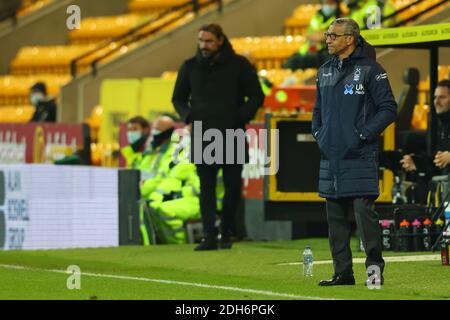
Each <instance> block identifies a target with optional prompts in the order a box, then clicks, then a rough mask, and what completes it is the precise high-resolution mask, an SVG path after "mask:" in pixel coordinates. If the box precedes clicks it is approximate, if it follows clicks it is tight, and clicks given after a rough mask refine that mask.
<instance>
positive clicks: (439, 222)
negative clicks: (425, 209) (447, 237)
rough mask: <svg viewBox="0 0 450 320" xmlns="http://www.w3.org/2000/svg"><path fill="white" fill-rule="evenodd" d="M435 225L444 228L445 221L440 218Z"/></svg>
mask: <svg viewBox="0 0 450 320" xmlns="http://www.w3.org/2000/svg"><path fill="white" fill-rule="evenodd" d="M434 224H435V225H439V226H442V225H444V220H442V219H441V218H439V219H437V220H436V221H435V222H434Z"/></svg>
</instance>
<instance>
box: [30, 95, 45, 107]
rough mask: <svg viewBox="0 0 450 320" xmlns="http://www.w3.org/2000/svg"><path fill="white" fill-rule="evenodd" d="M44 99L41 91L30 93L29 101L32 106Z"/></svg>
mask: <svg viewBox="0 0 450 320" xmlns="http://www.w3.org/2000/svg"><path fill="white" fill-rule="evenodd" d="M43 100H44V95H43V94H42V93H32V94H31V95H30V101H31V104H32V105H33V106H37V105H38V104H39V102H41V101H43Z"/></svg>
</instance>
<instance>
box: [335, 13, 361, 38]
mask: <svg viewBox="0 0 450 320" xmlns="http://www.w3.org/2000/svg"><path fill="white" fill-rule="evenodd" d="M334 24H336V25H340V26H344V32H345V33H351V34H352V36H353V37H354V38H355V41H356V39H358V37H359V34H360V30H359V26H358V23H356V21H355V20H353V19H350V18H337V19H336V20H334V21H333V22H332V23H331V25H334Z"/></svg>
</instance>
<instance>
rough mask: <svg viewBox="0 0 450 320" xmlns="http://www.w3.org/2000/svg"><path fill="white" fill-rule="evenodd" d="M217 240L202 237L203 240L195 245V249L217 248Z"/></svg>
mask: <svg viewBox="0 0 450 320" xmlns="http://www.w3.org/2000/svg"><path fill="white" fill-rule="evenodd" d="M217 249H218V246H217V241H211V240H209V239H206V238H205V239H202V242H200V244H199V245H198V246H196V247H195V249H194V251H205V250H217Z"/></svg>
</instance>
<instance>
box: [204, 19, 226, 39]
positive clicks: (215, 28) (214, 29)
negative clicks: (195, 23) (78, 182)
mask: <svg viewBox="0 0 450 320" xmlns="http://www.w3.org/2000/svg"><path fill="white" fill-rule="evenodd" d="M199 31H205V32H209V33H212V34H213V35H215V36H216V38H217V39H222V38H223V37H225V34H224V33H223V29H222V27H221V26H220V25H218V24H216V23H210V24H205V25H203V26H202V27H201V28H200V30H199Z"/></svg>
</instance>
